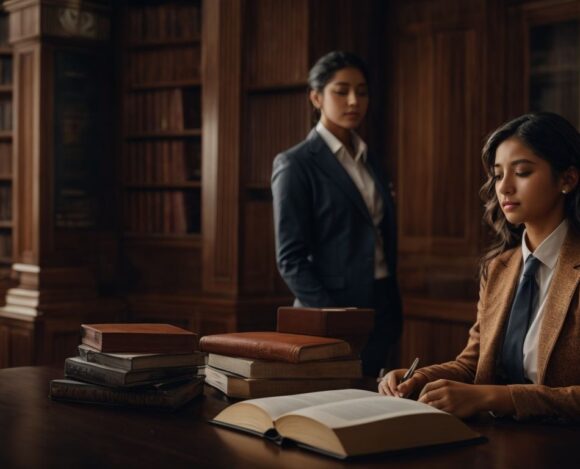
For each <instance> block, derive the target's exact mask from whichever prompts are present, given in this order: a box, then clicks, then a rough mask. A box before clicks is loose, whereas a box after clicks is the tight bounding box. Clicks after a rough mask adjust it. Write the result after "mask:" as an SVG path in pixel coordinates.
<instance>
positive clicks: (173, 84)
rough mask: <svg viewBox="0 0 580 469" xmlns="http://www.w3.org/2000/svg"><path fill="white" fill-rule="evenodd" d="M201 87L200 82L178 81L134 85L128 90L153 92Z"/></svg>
mask: <svg viewBox="0 0 580 469" xmlns="http://www.w3.org/2000/svg"><path fill="white" fill-rule="evenodd" d="M198 86H201V81H200V80H180V81H163V82H158V83H136V84H133V85H131V88H130V90H132V91H142V90H155V89H164V88H194V87H198Z"/></svg>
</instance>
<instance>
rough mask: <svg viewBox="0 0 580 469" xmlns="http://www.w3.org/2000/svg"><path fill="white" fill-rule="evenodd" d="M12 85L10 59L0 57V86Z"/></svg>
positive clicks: (8, 57)
mask: <svg viewBox="0 0 580 469" xmlns="http://www.w3.org/2000/svg"><path fill="white" fill-rule="evenodd" d="M11 84H12V57H10V56H4V57H0V85H11Z"/></svg>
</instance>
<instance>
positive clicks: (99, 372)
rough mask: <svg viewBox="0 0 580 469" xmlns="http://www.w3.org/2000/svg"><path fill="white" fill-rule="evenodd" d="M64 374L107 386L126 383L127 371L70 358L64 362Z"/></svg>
mask: <svg viewBox="0 0 580 469" xmlns="http://www.w3.org/2000/svg"><path fill="white" fill-rule="evenodd" d="M64 374H65V375H66V376H70V377H71V378H77V379H80V380H81V381H89V382H90V383H97V384H103V385H105V386H123V385H125V372H123V371H119V372H118V373H117V372H115V371H113V370H107V369H103V368H100V367H96V366H91V364H90V363H83V362H75V361H73V360H70V359H68V358H67V359H66V360H65V362H64Z"/></svg>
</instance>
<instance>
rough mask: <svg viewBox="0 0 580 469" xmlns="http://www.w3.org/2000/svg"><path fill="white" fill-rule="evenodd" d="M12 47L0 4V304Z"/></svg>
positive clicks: (8, 260) (4, 279)
mask: <svg viewBox="0 0 580 469" xmlns="http://www.w3.org/2000/svg"><path fill="white" fill-rule="evenodd" d="M12 167H13V163H12V48H11V47H10V46H9V45H8V15H7V14H6V12H4V11H2V10H1V7H0V298H1V299H0V306H1V305H2V304H3V303H4V291H5V289H6V288H7V287H8V286H9V283H10V280H9V275H10V268H11V265H12V255H13V251H12V229H13V227H12V225H13V224H12V215H13V207H12V205H13V203H12V202H13V197H12V190H13V184H12V171H13V170H12Z"/></svg>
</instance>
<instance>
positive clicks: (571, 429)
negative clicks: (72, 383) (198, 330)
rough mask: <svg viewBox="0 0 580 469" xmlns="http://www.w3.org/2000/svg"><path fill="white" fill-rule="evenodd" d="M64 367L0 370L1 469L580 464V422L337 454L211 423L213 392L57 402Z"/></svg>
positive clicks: (219, 404) (510, 425)
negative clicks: (177, 400) (174, 403)
mask: <svg viewBox="0 0 580 469" xmlns="http://www.w3.org/2000/svg"><path fill="white" fill-rule="evenodd" d="M60 377H62V370H55V369H50V368H43V367H23V368H7V369H3V370H0V467H2V468H29V467H30V468H52V467H54V468H57V467H58V468H69V467H70V468H77V467H78V468H81V467H82V468H91V467H95V468H106V467H124V468H130V467H139V468H149V467H164V468H165V467H168V468H179V467H188V468H193V467H195V468H201V467H212V468H220V467H223V468H245V467H248V468H300V469H310V468H317V469H318V468H339V467H350V468H353V467H357V468H358V467H365V468H366V467H397V468H425V467H429V469H434V468H452V467H460V468H469V469H478V468H481V469H490V468H511V467H525V468H527V469H529V468H557V469H562V468H565V467H574V468H579V467H580V426H564V427H563V426H552V425H540V424H518V423H515V422H506V421H493V420H492V419H490V420H489V421H485V422H483V421H481V422H477V423H475V422H470V423H469V424H470V426H471V427H472V428H474V429H475V430H476V431H478V432H480V433H482V434H484V435H485V436H486V437H487V438H488V442H486V443H481V444H476V445H470V446H463V447H439V448H430V449H421V450H414V451H410V452H406V453H402V454H401V453H399V454H382V455H374V456H369V457H363V458H359V459H355V460H353V461H337V460H333V459H330V458H327V457H324V456H320V455H317V454H314V453H309V452H307V451H304V450H300V449H298V448H280V447H278V446H276V445H275V444H273V443H271V442H268V441H265V440H262V439H260V438H257V437H253V436H250V435H245V434H243V433H238V432H234V431H229V430H227V429H222V428H219V427H216V426H213V425H210V424H209V423H207V420H208V419H210V418H212V417H214V416H215V415H216V414H217V413H218V412H219V411H220V410H221V409H223V408H224V407H225V406H227V405H228V401H227V400H226V399H225V398H223V397H222V396H221V394H220V393H219V392H218V391H216V390H214V389H212V388H210V387H206V389H205V396H203V397H202V396H200V397H199V398H197V399H195V400H194V401H192V402H191V403H190V404H188V405H187V406H185V407H184V408H182V409H181V410H178V411H176V412H174V413H165V412H161V411H152V410H131V409H122V408H107V407H99V406H91V405H82V404H72V403H71V404H68V403H60V402H53V401H51V400H50V399H48V397H47V396H48V383H49V381H50V379H53V378H60Z"/></svg>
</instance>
